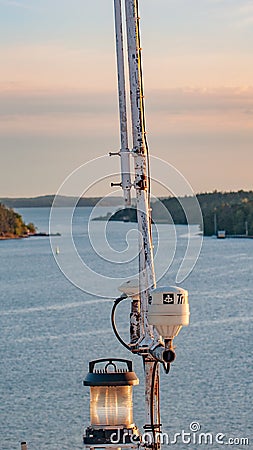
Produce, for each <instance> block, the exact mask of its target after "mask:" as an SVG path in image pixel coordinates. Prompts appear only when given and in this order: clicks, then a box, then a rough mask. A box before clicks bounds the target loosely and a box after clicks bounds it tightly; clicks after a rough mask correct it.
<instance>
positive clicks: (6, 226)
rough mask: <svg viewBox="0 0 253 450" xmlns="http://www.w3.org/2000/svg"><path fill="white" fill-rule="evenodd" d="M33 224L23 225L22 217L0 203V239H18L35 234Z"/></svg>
mask: <svg viewBox="0 0 253 450" xmlns="http://www.w3.org/2000/svg"><path fill="white" fill-rule="evenodd" d="M35 232H36V229H35V226H34V224H33V223H28V224H25V223H24V221H23V219H22V216H21V215H20V214H18V213H17V212H15V211H13V209H10V208H7V207H6V206H4V205H3V204H1V203H0V239H1V240H3V239H18V238H22V237H28V236H30V235H33V234H35Z"/></svg>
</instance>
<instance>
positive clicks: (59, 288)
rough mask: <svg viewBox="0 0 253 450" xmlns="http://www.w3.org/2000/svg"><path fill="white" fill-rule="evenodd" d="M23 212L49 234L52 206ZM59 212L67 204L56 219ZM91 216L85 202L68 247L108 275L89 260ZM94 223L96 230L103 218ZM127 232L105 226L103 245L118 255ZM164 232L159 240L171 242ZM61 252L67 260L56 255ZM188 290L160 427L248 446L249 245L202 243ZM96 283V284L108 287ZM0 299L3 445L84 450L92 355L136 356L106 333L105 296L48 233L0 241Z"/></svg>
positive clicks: (4, 448) (121, 321)
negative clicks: (62, 265)
mask: <svg viewBox="0 0 253 450" xmlns="http://www.w3.org/2000/svg"><path fill="white" fill-rule="evenodd" d="M20 211H21V213H22V214H23V217H24V219H25V220H26V221H33V222H34V223H35V224H36V225H37V226H38V228H39V230H40V231H48V216H49V210H48V209H46V208H42V209H41V208H35V209H24V210H20ZM65 212H66V211H64V208H63V209H62V215H63V216H64V214H65ZM90 212H91V208H79V209H78V210H77V213H76V215H75V217H74V220H73V226H74V242H75V245H76V247H77V249H78V251H79V253H80V255H81V256H85V258H86V261H88V262H89V264H90V265H91V266H92V267H99V270H101V271H102V272H103V271H104V272H105V273H106V270H108V265H107V263H106V261H105V259H101V258H99V257H97V256H96V255H95V256H94V255H93V253H92V247H91V246H90V244H89V241H88V232H87V221H88V217H89V214H90ZM94 226H95V227H97V228H96V232H97V233H98V236H99V227H101V230H102V227H103V224H102V223H101V222H99V223H98V222H97V223H96V225H94ZM131 228H132V225H131V224H117V223H113V224H111V225H110V227H109V228H108V240H109V241H110V245H111V246H112V247H115V249H117V250H118V251H122V248H123V247H124V246H125V245H126V243H125V234H126V232H127V231H129V230H130V229H131ZM160 228H161V239H166V234H165V232H164V231H163V226H161V227H160ZM54 231H55V232H56V231H60V232H61V233H62V236H61V237H60V238H59V241H58V242H59V247H60V250H61V248H62V244H63V242H64V239H65V232H66V229H65V228H64V225H62V224H61V222H59V227H58V229H57V230H54ZM177 231H178V235H179V236H181V238H180V239H179V241H178V248H177V253H176V256H175V261H174V264H173V265H172V267H171V269H170V271H169V272H168V273H167V274H166V275H165V276H164V278H163V280H162V281H161V282H160V284H175V274H176V271H177V268H178V264H179V263H180V258H181V257H182V254H183V249H184V248H185V245H186V242H187V240H186V238H185V236H186V234H185V233H186V231H187V230H186V229H185V228H184V227H178V228H177ZM134 239H136V236H135V237H133V240H134ZM122 245H123V247H122ZM58 257H59V258H60V257H64V255H62V253H61V252H60V254H59V255H58ZM136 264H137V262H136V259H133V261H132V262H131V264H128V265H127V264H126V265H125V267H124V265H121V266H120V265H118V266H117V271H119V272H120V271H123V272H124V273H126V274H128V272H129V274H131V273H132V272H131V271H132V270H134V269H135V267H136ZM114 271H115V265H114ZM86 282H87V286H88V284H89V280H86ZM183 287H185V288H186V289H188V290H189V298H190V306H191V324H190V326H189V327H188V328H185V329H183V330H182V331H181V333H180V334H179V336H178V337H177V338H176V340H175V343H176V345H177V349H176V353H177V358H176V361H175V363H174V364H173V367H172V369H171V372H170V374H169V375H165V374H164V373H162V376H161V392H162V395H161V397H162V400H161V402H162V423H163V430H164V431H166V432H167V433H169V435H170V437H171V438H173V435H174V433H177V432H181V430H185V431H189V426H190V424H191V423H192V422H198V423H199V424H200V425H201V430H202V431H203V432H210V433H212V434H213V435H214V436H215V435H216V434H217V433H223V434H225V435H226V436H227V437H239V438H242V437H245V438H249V440H250V445H249V446H247V447H246V448H253V408H252V394H253V371H252V356H253V352H252V348H253V329H252V325H253V294H252V292H253V240H244V239H241V240H237V239H227V240H224V241H219V240H217V239H212V238H205V239H204V243H203V248H202V252H201V255H200V258H199V260H198V263H197V265H196V266H195V268H194V270H193V271H192V273H191V274H190V276H189V277H188V278H187V279H186V280H185V282H184V283H183ZM96 288H97V289H100V288H101V291H102V289H103V286H102V285H101V286H97V287H96ZM111 296H112V298H115V297H116V296H117V285H113V284H112V287H111ZM0 298H1V304H0V320H1V341H0V351H1V377H0V391H1V402H0V409H1V423H0V429H1V436H0V438H1V444H0V448H1V450H15V449H20V444H19V443H20V441H22V440H27V442H28V443H29V450H44V449H45V450H72V449H73V450H74V449H82V448H83V446H82V432H83V427H84V426H86V425H87V424H88V423H89V392H88V389H87V388H84V387H83V386H82V380H83V378H84V376H85V374H86V372H87V368H88V361H89V360H90V359H96V358H99V357H104V356H107V355H108V356H112V357H117V356H118V357H119V356H120V357H126V358H129V357H130V358H132V355H129V353H128V352H127V350H125V349H124V348H123V347H121V346H120V344H119V343H118V342H117V340H116V338H114V335H113V332H112V330H111V326H110V309H111V304H112V300H110V299H108V298H102V297H98V296H97V297H96V296H92V295H90V294H87V293H84V292H82V291H81V290H80V289H78V288H76V287H75V286H73V285H72V284H71V283H70V282H69V281H68V280H67V279H66V278H65V276H64V275H63V274H62V272H61V271H60V269H59V268H58V266H57V264H56V262H55V259H54V256H53V254H52V251H51V247H50V243H49V239H48V238H30V239H23V240H17V241H14V240H10V241H2V242H0ZM124 303H127V302H124ZM120 308H121V309H120V311H119V313H118V315H117V320H118V327H119V329H120V330H121V333H122V335H123V336H125V338H126V339H127V320H128V305H127V304H122V306H120ZM133 361H134V367H135V371H136V372H137V374H138V376H139V378H140V386H138V387H136V388H135V389H134V392H135V396H134V401H135V406H134V407H135V420H136V422H137V425H139V426H140V427H141V426H142V424H143V423H144V411H143V388H142V381H143V374H142V367H141V360H140V358H138V357H137V356H136V357H133ZM171 447H172V448H173V447H175V448H178V449H184V448H185V449H187V448H192V449H196V448H202V447H205V448H210V449H211V448H220V447H221V446H220V445H218V444H213V445H209V446H206V445H205V446H204V445H195V444H193V443H192V444H189V445H183V444H182V443H181V444H180V443H178V444H177V445H173V446H171ZM236 447H237V448H245V446H240V445H239V446H238V445H237V446H236Z"/></svg>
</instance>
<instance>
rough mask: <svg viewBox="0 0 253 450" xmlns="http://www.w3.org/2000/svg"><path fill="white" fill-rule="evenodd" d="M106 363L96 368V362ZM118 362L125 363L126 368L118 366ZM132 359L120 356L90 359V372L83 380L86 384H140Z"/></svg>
mask: <svg viewBox="0 0 253 450" xmlns="http://www.w3.org/2000/svg"><path fill="white" fill-rule="evenodd" d="M100 363H106V364H105V365H104V368H103V369H95V366H96V364H100ZM116 363H124V364H125V365H126V366H127V369H126V368H123V369H122V368H121V367H120V368H119V367H117V365H116ZM132 367H133V364H132V361H130V360H128V359H120V358H114V359H112V358H108V359H107V358H103V359H96V360H94V361H90V363H89V372H88V373H87V375H86V377H85V380H84V382H83V384H84V386H133V385H136V384H139V379H138V378H137V376H136V374H135V372H133V368H132Z"/></svg>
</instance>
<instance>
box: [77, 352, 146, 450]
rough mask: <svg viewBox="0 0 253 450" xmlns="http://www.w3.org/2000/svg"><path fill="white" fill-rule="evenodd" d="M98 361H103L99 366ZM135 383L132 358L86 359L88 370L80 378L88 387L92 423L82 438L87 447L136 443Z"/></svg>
mask: <svg viewBox="0 0 253 450" xmlns="http://www.w3.org/2000/svg"><path fill="white" fill-rule="evenodd" d="M101 363H105V364H103V368H102V369H101V368H100V369H98V366H99V365H100V367H101ZM116 364H117V365H116ZM123 364H124V368H122V365H123ZM95 366H96V368H95ZM126 367H127V368H126ZM138 383H139V380H138V378H137V376H136V374H135V372H133V371H132V361H129V360H125V359H98V360H95V361H91V362H90V363H89V373H88V374H87V376H86V378H85V380H84V382H83V384H84V386H89V387H90V422H91V423H90V426H89V427H88V428H87V429H86V433H85V436H84V438H83V441H84V444H85V445H86V447H91V448H96V447H117V448H118V447H133V448H134V447H137V445H138V443H139V435H138V430H137V428H136V426H135V425H134V423H133V401H132V387H133V385H136V384H138Z"/></svg>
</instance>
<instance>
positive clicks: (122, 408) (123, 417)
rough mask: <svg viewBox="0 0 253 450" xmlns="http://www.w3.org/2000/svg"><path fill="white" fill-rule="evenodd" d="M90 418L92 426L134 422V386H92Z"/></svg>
mask: <svg viewBox="0 0 253 450" xmlns="http://www.w3.org/2000/svg"><path fill="white" fill-rule="evenodd" d="M90 418H91V425H92V426H101V425H103V426H106V425H107V426H108V425H111V426H113V425H117V426H119V425H123V426H125V427H129V426H130V425H131V424H132V423H133V403H132V386H91V388H90Z"/></svg>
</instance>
